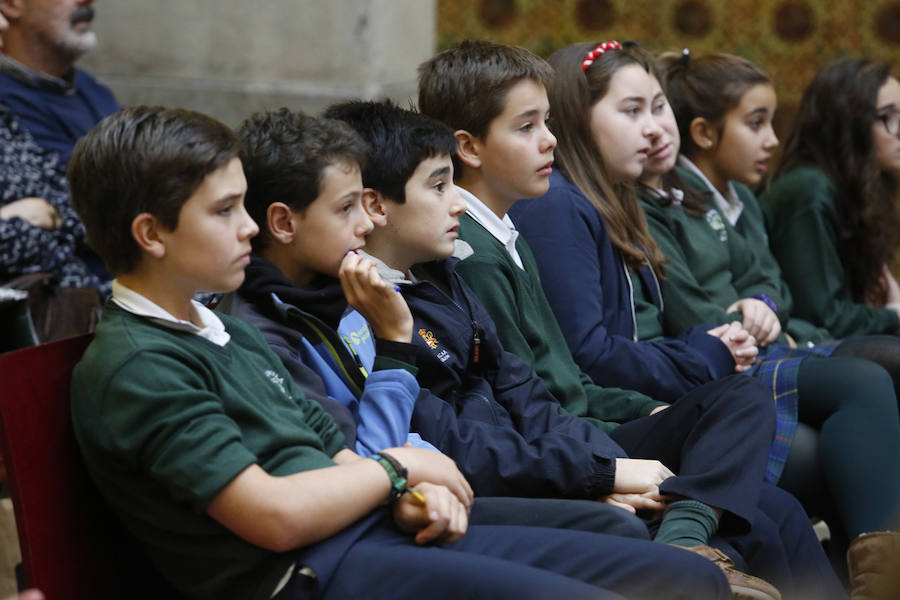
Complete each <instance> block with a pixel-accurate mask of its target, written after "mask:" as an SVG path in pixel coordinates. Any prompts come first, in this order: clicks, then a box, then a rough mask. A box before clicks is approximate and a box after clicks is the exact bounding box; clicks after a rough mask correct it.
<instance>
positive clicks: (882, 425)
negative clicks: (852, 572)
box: [783, 357, 900, 539]
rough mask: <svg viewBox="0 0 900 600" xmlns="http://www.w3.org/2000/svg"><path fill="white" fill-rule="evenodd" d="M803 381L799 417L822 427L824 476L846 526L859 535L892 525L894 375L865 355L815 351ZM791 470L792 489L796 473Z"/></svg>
mask: <svg viewBox="0 0 900 600" xmlns="http://www.w3.org/2000/svg"><path fill="white" fill-rule="evenodd" d="M797 385H798V391H799V394H798V399H799V419H800V422H801V423H804V424H806V425H808V426H809V427H810V428H812V429H814V430H817V431H818V457H817V459H818V463H819V464H820V465H821V473H822V481H824V487H825V489H826V490H827V492H828V496H829V497H830V500H831V501H833V505H834V507H835V508H836V511H837V516H838V517H839V518H840V520H841V522H842V525H843V529H844V530H845V531H846V533H847V535H848V536H850V538H851V539H852V538H853V537H855V536H857V535H859V534H860V533H863V532H866V531H877V530H881V529H890V528H892V527H891V526H892V519H893V518H895V517H896V514H895V512H896V511H897V510H898V509H900V416H898V409H897V403H896V401H895V400H894V393H893V388H892V385H891V381H890V378H889V377H888V376H887V374H886V373H885V371H884V369H882V368H881V367H880V366H878V365H875V364H873V363H871V362H869V361H865V360H861V359H858V358H849V357H845V358H841V357H837V358H835V357H832V358H817V357H810V358H808V359H806V360H805V361H803V364H802V365H801V366H800V372H799V374H798V377H797ZM802 441H803V440H802V438H798V442H801V443H802ZM796 450H798V452H799V451H800V450H801V448H800V447H799V444H798V448H796ZM796 454H797V453H795V452H794V451H793V450H792V453H791V456H790V457H789V459H788V461H789V463H790V462H791V459H792V458H794V457H795V456H796ZM786 471H787V473H786V477H785V478H784V480H783V484H784V485H785V486H787V488H788V489H789V491H790V487H794V485H793V484H794V483H795V482H796V481H795V478H794V476H793V474H792V472H791V470H789V469H786ZM799 492H800V490H798V493H799ZM800 495H804V494H802V493H801V494H800Z"/></svg>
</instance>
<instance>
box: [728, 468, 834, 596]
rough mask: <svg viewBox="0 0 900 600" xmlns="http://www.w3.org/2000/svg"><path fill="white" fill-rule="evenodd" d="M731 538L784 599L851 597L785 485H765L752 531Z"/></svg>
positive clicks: (749, 566) (750, 565) (749, 569)
mask: <svg viewBox="0 0 900 600" xmlns="http://www.w3.org/2000/svg"><path fill="white" fill-rule="evenodd" d="M726 539H727V542H728V544H729V545H730V546H731V547H732V548H734V549H735V550H736V551H737V552H738V553H739V554H740V555H741V557H742V558H743V559H744V561H745V562H746V564H747V567H746V570H747V572H749V573H752V574H754V575H757V576H759V577H762V578H763V579H765V580H766V581H768V582H769V583H772V584H773V585H775V586H776V587H777V588H778V589H779V590H780V591H781V593H782V594H783V595H784V597H785V598H820V599H822V600H832V599H835V600H836V599H839V598H846V593H845V592H844V589H843V587H842V586H841V583H840V581H839V580H838V578H837V576H836V575H835V573H834V570H833V569H832V568H831V563H830V562H829V559H828V557H827V556H826V554H825V552H824V550H823V549H822V544H820V543H819V540H818V539H817V538H816V535H815V533H814V532H813V530H812V527H810V525H809V519H808V518H807V516H806V512H805V511H804V510H803V507H802V506H801V505H800V503H799V502H798V501H797V499H796V498H794V497H793V496H792V495H791V494H789V493H788V492H785V491H784V490H782V489H780V488H777V487H775V486H773V485H770V484H767V483H764V484H763V485H762V488H761V489H760V496H759V504H758V507H757V511H756V513H755V516H754V519H753V521H752V529H751V530H750V532H748V533H746V534H744V535H740V536H732V537H728V538H726ZM723 550H724V551H726V552H727V549H723Z"/></svg>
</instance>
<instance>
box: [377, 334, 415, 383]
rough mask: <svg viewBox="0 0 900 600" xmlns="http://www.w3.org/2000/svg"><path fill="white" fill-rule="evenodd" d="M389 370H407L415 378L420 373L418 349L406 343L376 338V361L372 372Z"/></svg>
mask: <svg viewBox="0 0 900 600" xmlns="http://www.w3.org/2000/svg"><path fill="white" fill-rule="evenodd" d="M387 369H405V370H406V371H409V372H410V373H411V374H412V376H413V377H415V376H416V374H418V372H419V368H418V367H417V366H416V347H415V346H413V345H412V344H407V343H404V342H394V341H391V340H384V339H381V338H375V361H374V364H373V365H372V370H373V371H385V370H387Z"/></svg>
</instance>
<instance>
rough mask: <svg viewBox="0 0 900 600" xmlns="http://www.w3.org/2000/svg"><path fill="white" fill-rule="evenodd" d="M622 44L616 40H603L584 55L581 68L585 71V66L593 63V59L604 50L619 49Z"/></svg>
mask: <svg viewBox="0 0 900 600" xmlns="http://www.w3.org/2000/svg"><path fill="white" fill-rule="evenodd" d="M621 49H622V44H620V43H619V42H617V41H616V40H610V41H608V42H603V43H602V44H600V45H599V46H597V47H596V48H594V49H593V50H591V51H590V52H588V53H587V54H585V56H584V60H583V61H581V70H582V71H587V68H588V67H589V66H591V65H592V64H594V61H595V60H596V59H597V57H599V56H600V55H601V54H603V53H604V52H606V51H607V50H621Z"/></svg>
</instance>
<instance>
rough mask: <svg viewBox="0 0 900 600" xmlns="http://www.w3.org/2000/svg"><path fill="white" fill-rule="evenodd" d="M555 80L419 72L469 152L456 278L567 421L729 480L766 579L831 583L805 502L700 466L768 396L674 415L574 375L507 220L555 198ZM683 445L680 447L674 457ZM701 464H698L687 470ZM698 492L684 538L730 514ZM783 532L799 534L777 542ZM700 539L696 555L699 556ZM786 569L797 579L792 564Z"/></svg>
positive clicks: (712, 459) (497, 72)
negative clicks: (515, 210)
mask: <svg viewBox="0 0 900 600" xmlns="http://www.w3.org/2000/svg"><path fill="white" fill-rule="evenodd" d="M548 71H549V66H548V65H547V64H546V63H545V62H544V61H543V60H541V59H539V58H538V57H536V56H534V55H532V54H530V53H529V52H528V51H526V50H524V49H522V48H514V47H510V46H504V45H500V44H494V43H491V42H463V43H461V44H459V45H457V46H455V47H453V48H450V49H448V50H446V51H444V52H442V53H440V54H438V55H436V56H434V57H433V58H431V59H430V60H428V61H426V62H425V63H423V64H422V65H421V66H420V68H419V106H420V109H421V110H422V112H423V113H425V114H428V115H430V116H432V117H435V118H437V119H439V120H441V121H443V122H444V123H445V124H447V125H448V126H450V127H451V129H453V130H454V135H455V136H456V138H457V140H458V142H459V145H458V149H457V153H456V157H455V158H456V161H457V163H456V164H458V165H459V170H458V171H456V173H455V180H456V183H457V186H458V189H459V192H460V194H461V195H462V196H463V197H464V198H465V199H466V203H467V206H468V210H467V213H466V215H464V216H462V217H461V218H460V237H461V238H462V239H464V240H465V241H466V242H467V243H468V244H469V245H470V246H471V248H472V250H473V251H472V252H471V253H470V254H469V256H467V257H465V258H463V259H462V260H461V261H460V262H459V263H458V264H457V266H456V270H457V272H458V273H459V275H460V276H462V278H463V279H465V280H466V282H467V284H468V285H470V286H471V287H472V288H473V289H474V290H475V292H476V294H478V296H479V298H480V299H481V300H482V301H483V302H484V304H485V306H486V308H487V311H488V313H489V314H490V315H491V317H492V318H493V320H494V321H495V322H496V324H497V334H498V336H499V338H500V340H501V341H502V343H503V345H504V347H505V348H506V349H508V350H510V351H511V352H513V353H515V354H516V355H518V356H519V357H521V358H522V359H523V360H524V361H525V362H526V363H527V364H529V365H530V366H531V367H533V368H534V370H535V371H536V373H537V374H538V375H539V376H540V377H541V378H542V379H544V380H545V381H546V382H547V385H548V387H549V388H550V390H551V392H552V393H553V394H554V395H555V396H556V397H557V398H558V399H559V401H560V402H561V404H562V405H563V407H564V408H565V409H566V410H567V411H569V412H571V413H572V414H575V415H578V416H580V417H582V418H586V419H588V420H589V421H592V422H594V421H595V419H596V418H598V417H599V418H600V419H604V418H605V419H607V420H611V421H616V422H618V423H624V425H621V426H620V427H618V428H617V429H615V430H613V431H612V432H611V433H610V435H611V436H612V437H613V439H615V440H617V441H619V442H620V443H621V444H622V446H623V447H624V448H625V449H626V450H628V451H629V453H636V455H639V456H651V457H654V458H660V460H663V461H664V462H665V463H666V464H667V465H670V466H673V468H678V467H677V465H678V464H679V462H681V464H682V466H681V467H680V469H681V471H682V472H681V473H680V475H681V476H684V475H686V472H685V465H686V464H691V467H690V469H697V471H696V472H712V471H716V472H719V473H721V474H723V475H724V474H727V475H726V476H725V477H724V478H723V479H722V480H720V482H719V484H722V485H725V486H726V487H728V489H729V490H730V491H731V492H737V490H741V489H743V490H745V492H738V493H740V494H742V495H743V494H744V493H746V492H747V491H749V490H753V492H751V493H752V494H754V496H756V495H757V494H762V497H761V499H760V507H762V510H756V511H755V516H754V518H753V525H754V531H753V532H751V534H750V535H751V536H754V537H756V539H757V540H759V541H760V543H761V544H762V545H763V547H769V548H772V550H766V551H765V552H763V553H759V552H757V553H756V554H755V556H751V555H750V554H748V553H746V552H745V558H747V560H748V562H750V563H751V565H750V566H751V568H754V569H756V571H757V573H760V571H761V569H762V568H765V567H762V566H761V565H762V564H764V563H765V561H768V557H767V556H765V555H766V554H769V555H772V554H773V553H774V552H776V551H777V552H781V553H783V549H781V550H778V548H781V547H782V544H784V545H785V546H787V547H790V548H793V549H794V550H796V552H794V550H791V551H789V553H793V554H794V555H800V554H802V555H803V556H805V557H814V559H813V560H809V561H808V562H803V563H801V562H797V561H796V560H795V559H792V560H794V562H793V563H792V564H791V565H790V567H791V568H793V569H795V570H796V571H797V575H801V573H800V571H801V569H802V570H804V571H806V572H805V573H802V576H810V577H816V575H814V573H816V572H822V573H824V577H822V579H823V580H824V579H825V577H832V578H833V575H832V573H831V572H830V569H829V568H828V565H827V564H826V561H825V560H824V556H823V555H822V553H821V547H820V546H819V544H817V542H816V540H815V537H814V536H813V535H812V532H811V531H810V528H809V526H808V523H807V522H806V519H805V514H804V513H803V511H802V509H801V508H800V507H799V504H797V502H796V500H794V499H793V498H792V497H790V495H789V494H787V493H785V492H781V491H780V490H777V489H775V488H773V487H771V486H763V485H762V472H758V473H753V474H750V473H748V472H746V470H745V467H746V463H745V462H744V458H743V457H741V455H740V453H737V454H736V453H734V452H724V453H723V452H713V453H710V454H703V453H701V454H700V455H698V454H697V449H698V447H699V446H702V445H708V446H709V448H710V449H712V448H726V447H730V444H731V440H732V439H733V438H735V437H745V436H747V435H751V436H752V435H758V432H754V431H752V428H753V427H754V426H751V429H747V425H748V424H747V423H746V422H741V421H740V420H732V419H731V418H730V416H729V415H728V414H727V413H728V412H729V411H730V410H732V409H731V408H728V407H735V406H737V405H738V404H744V403H745V402H746V400H747V399H748V398H751V397H752V398H754V402H756V403H757V404H756V408H754V409H753V410H763V411H764V412H765V413H766V414H769V415H770V414H771V412H770V409H769V408H766V407H764V406H763V405H762V404H761V403H759V398H760V394H763V393H765V392H766V390H765V389H764V388H763V387H762V386H756V385H753V386H746V385H743V384H742V383H741V382H740V381H739V379H736V378H734V377H732V378H724V379H720V380H718V381H715V382H713V383H711V384H707V385H704V386H702V387H698V388H696V389H695V390H693V391H691V392H689V393H687V394H686V395H684V396H682V397H681V398H675V397H672V398H666V400H668V401H672V402H674V404H673V406H672V407H670V408H665V409H664V408H663V407H661V406H659V405H658V404H655V403H654V402H653V401H652V400H651V399H650V398H647V397H646V396H644V395H643V394H640V393H637V392H634V391H625V390H617V389H610V388H601V387H600V386H597V385H595V384H594V383H593V382H592V381H591V378H590V377H589V376H588V375H587V374H585V373H584V372H582V371H581V369H580V368H579V367H578V366H577V364H576V363H575V361H574V359H573V357H572V355H571V353H570V352H569V350H568V346H567V343H566V340H565V338H564V337H563V335H562V332H561V331H560V329H559V325H558V324H557V322H556V319H555V317H554V315H553V312H552V310H551V309H550V306H549V304H548V302H547V299H546V297H545V296H544V293H543V289H542V287H541V282H540V280H539V278H538V275H537V272H538V271H537V265H536V263H535V260H534V257H533V255H532V253H531V250H530V248H529V247H528V245H527V243H526V242H525V240H524V239H522V238H521V237H519V236H518V232H517V231H516V229H515V226H514V224H513V222H512V220H511V219H510V218H509V216H508V215H507V211H509V209H510V208H511V207H512V206H513V204H514V203H515V202H516V201H517V200H518V199H520V198H529V197H537V196H541V195H543V194H544V193H545V192H546V191H547V188H548V186H549V176H550V174H551V172H552V163H553V150H554V148H555V146H556V139H555V137H554V136H553V134H552V133H551V132H550V130H549V129H548V127H547V121H548V119H549V102H548V100H547V95H546V91H545V89H544V84H545V83H546V82H547V81H548V79H547V78H548V76H549V73H548ZM364 137H365V136H364ZM373 168H374V166H373ZM547 210H553V207H550V206H548V207H547ZM370 246H371V243H370ZM413 312H414V314H415V312H416V311H415V307H413ZM711 339H712V338H711ZM721 352H722V353H723V354H724V355H725V356H726V357H727V355H728V353H729V350H728V349H727V348H726V347H725V345H721ZM731 366H733V362H732V363H731ZM635 375H636V374H632V376H635ZM422 383H423V385H429V384H428V382H425V381H423V382H422ZM769 404H771V401H770V402H769ZM660 411H661V412H660ZM692 411H698V412H700V413H707V417H706V418H707V419H708V420H707V425H706V426H701V425H700V424H699V423H698V422H693V421H692V419H691V418H687V419H685V418H684V417H685V415H687V414H689V413H690V412H692ZM657 413H659V414H657ZM717 413H718V414H717ZM648 415H649V416H648ZM638 431H639V432H642V433H641V435H642V436H644V437H643V439H642V440H641V442H640V447H639V446H636V445H635V442H636V441H637V438H635V437H633V436H634V434H635V432H638ZM701 432H702V433H701ZM683 436H687V437H683ZM760 439H761V440H762V441H764V442H765V443H766V444H767V443H768V441H765V440H764V439H763V438H760ZM675 440H681V441H680V442H676V443H675V445H674V446H671V445H670V444H672V442H674V441H675ZM682 444H683V445H682ZM694 444H698V446H697V447H694ZM673 450H674V451H675V452H674V453H673ZM750 451H751V452H753V455H754V456H755V458H760V457H761V456H764V455H765V450H764V449H763V448H761V447H759V446H757V447H756V448H755V449H754V450H750ZM692 455H693V456H695V457H697V458H699V459H700V460H699V461H695V460H694V459H689V458H688V457H690V456H692ZM754 464H755V463H754ZM714 487H715V486H714ZM694 492H695V494H696V495H693V496H692V495H690V494H682V496H683V497H682V498H679V499H675V501H672V502H669V503H668V505H667V508H666V512H665V517H667V518H671V519H672V521H674V522H676V523H679V524H680V526H679V529H680V527H686V528H687V529H692V528H693V527H695V526H696V525H697V522H698V521H703V520H705V519H706V517H702V516H701V515H702V514H706V515H707V517H710V518H711V520H710V521H709V523H715V522H716V521H717V519H716V518H715V517H714V513H716V512H717V511H716V507H718V508H719V509H721V508H723V505H722V504H721V503H719V504H716V501H713V500H711V496H710V495H709V494H710V493H711V492H712V493H713V495H715V492H713V490H712V489H711V488H705V487H703V486H700V487H697V488H695V489H694ZM691 498H696V499H697V500H701V502H697V501H696V500H691ZM704 498H707V500H704ZM625 502H626V503H630V500H628V499H626V500H625ZM754 502H755V501H754ZM773 521H775V522H776V525H775V526H772V522H773ZM723 524H724V522H723ZM682 531H683V530H682ZM779 531H782V532H787V531H791V533H790V534H784V533H782V535H781V536H779V534H778V532H779ZM673 533H674V532H673V530H672V529H670V528H669V527H668V526H667V522H666V519H665V518H664V520H663V524H662V526H661V528H660V532H659V534H658V535H657V538H656V539H657V540H660V541H669V540H670V539H671V536H672V535H673ZM697 539H699V538H696V539H695V541H693V542H690V543H689V544H686V545H691V546H695V545H696V544H697ZM676 543H683V542H676ZM769 544H772V545H771V546H769ZM736 545H738V546H743V547H744V548H746V546H744V545H743V544H742V543H736ZM801 549H802V551H801ZM804 560H806V559H804ZM782 566H783V568H785V569H787V568H788V564H787V563H785V564H784V565H782ZM766 576H767V577H772V578H773V579H774V580H776V581H778V583H779V585H782V584H783V585H786V586H789V585H791V584H794V583H796V582H795V581H791V580H790V579H788V578H785V577H783V573H773V572H771V571H767V573H766Z"/></svg>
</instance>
